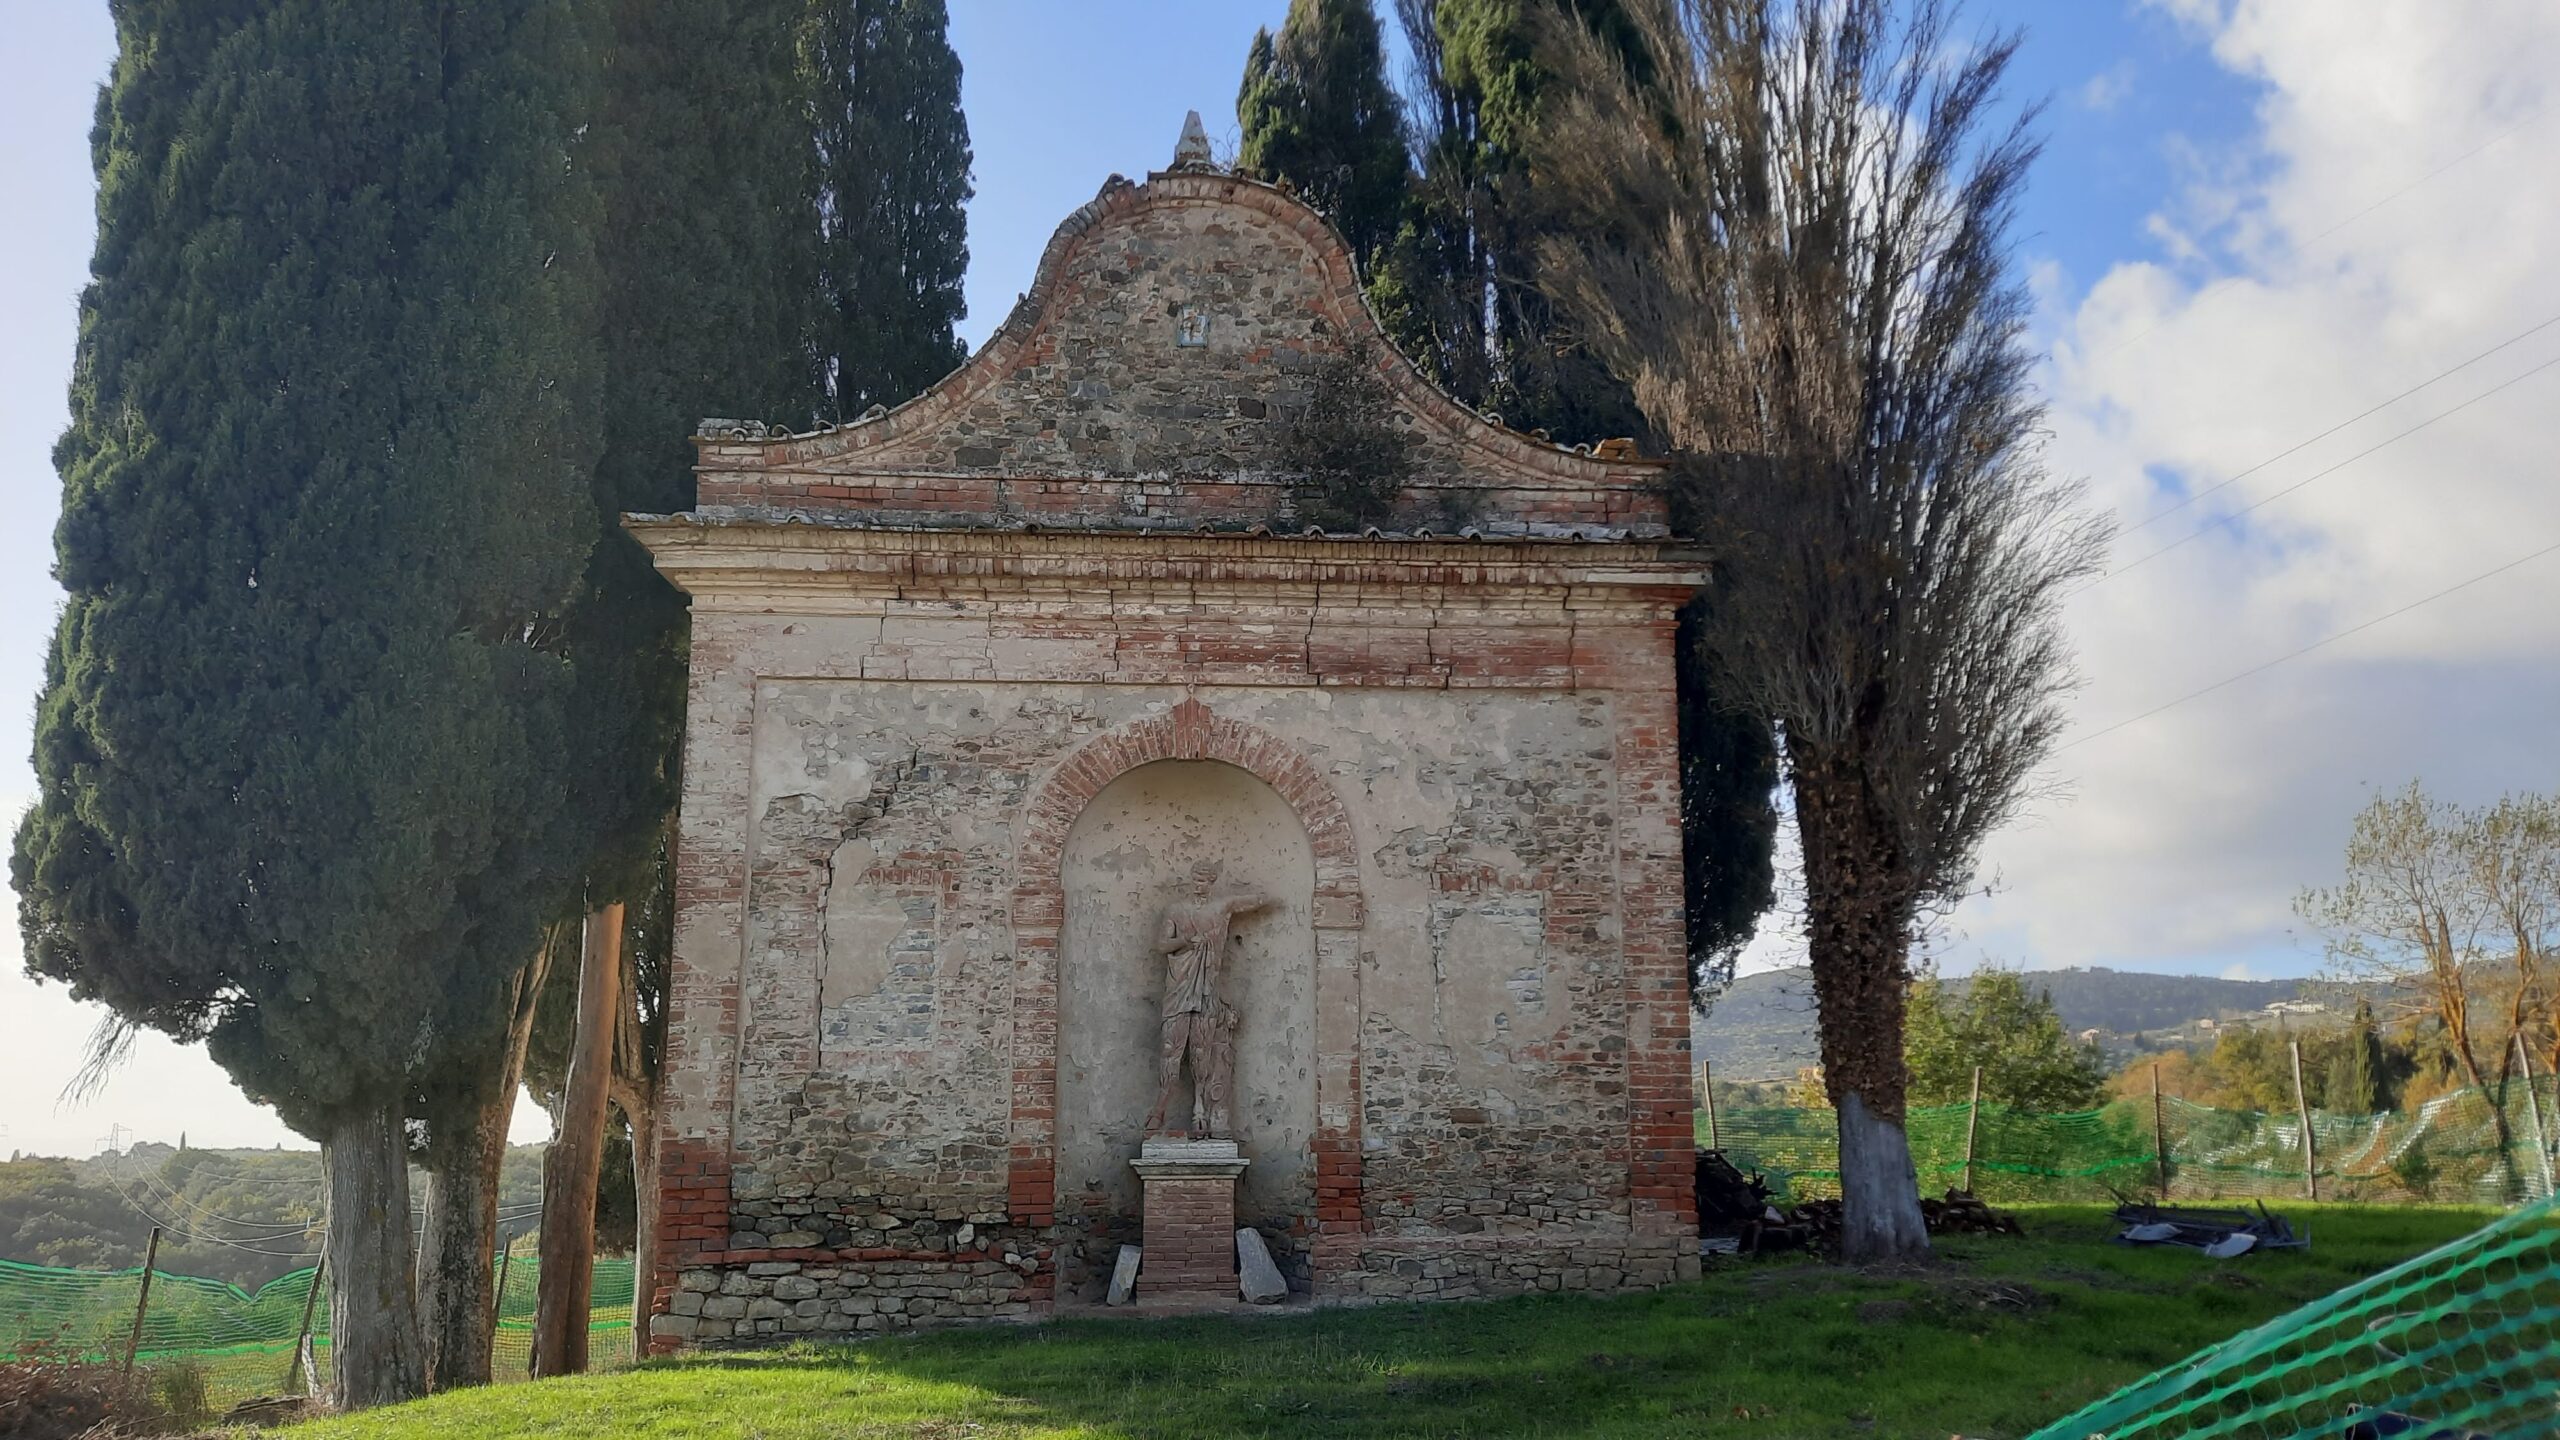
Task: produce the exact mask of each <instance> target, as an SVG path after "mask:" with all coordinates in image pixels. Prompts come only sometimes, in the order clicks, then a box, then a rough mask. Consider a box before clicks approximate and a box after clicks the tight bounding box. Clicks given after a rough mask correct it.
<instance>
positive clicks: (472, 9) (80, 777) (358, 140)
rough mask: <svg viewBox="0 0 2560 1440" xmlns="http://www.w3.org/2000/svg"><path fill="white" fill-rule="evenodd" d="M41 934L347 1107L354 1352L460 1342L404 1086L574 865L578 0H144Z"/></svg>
mask: <svg viewBox="0 0 2560 1440" xmlns="http://www.w3.org/2000/svg"><path fill="white" fill-rule="evenodd" d="M115 20H116V25H117V30H118V43H119V58H118V62H117V67H116V70H115V72H114V74H113V76H112V77H111V79H110V81H109V83H108V85H107V87H106V88H105V90H104V92H103V93H102V96H101V99H100V105H99V118H98V125H97V128H96V130H95V132H94V136H93V141H92V148H93V153H94V159H95V163H96V166H97V170H98V175H99V183H100V195H99V208H98V240H97V247H96V253H95V258H94V260H93V264H92V272H93V278H92V282H91V284H90V286H89V287H88V289H87V290H86V291H85V292H84V294H83V296H82V302H81V308H82V325H81V336H80V352H79V359H78V364H77V366H76V368H75V372H74V379H73V387H72V397H71V400H72V424H71V428H70V430H69V432H68V433H67V434H66V435H65V436H64V438H63V439H62V441H61V443H60V444H59V445H58V447H57V449H56V463H57V466H58V468H59V469H60V471H61V473H62V477H63V486H64V500H63V516H62V521H61V525H60V528H59V531H58V533H57V537H56V548H57V556H58V563H57V570H56V574H57V576H58V577H59V579H60V580H61V582H62V584H63V586H64V588H65V589H66V590H67V591H68V592H69V599H68V601H67V603H66V605H65V607H64V610H63V614H62V617H61V621H60V624H59V627H58V630H57V632H56V636H55V641H54V646H53V649H52V652H51V655H50V657H49V660H48V665H47V675H46V684H45V689H44V692H43V695H42V696H41V699H40V701H39V715H38V722H37V741H36V754H35V760H36V772H37V778H38V783H39V797H38V801H37V804H36V806H35V807H34V808H33V809H32V810H31V811H30V812H29V814H28V815H27V816H26V817H25V819H24V820H23V821H22V823H21V826H20V829H19V832H18V837H17V845H16V850H15V853H14V855H13V857H12V863H11V873H12V880H13V882H14V883H15V884H16V886H17V888H18V890H19V893H20V896H21V899H22V904H21V908H20V915H21V924H22V926H23V928H24V930H25V933H26V939H27V954H28V964H29V968H30V969H31V970H32V971H34V972H35V973H37V974H38V975H41V976H46V977H50V978H54V979H59V980H62V981H66V982H68V983H69V984H70V985H71V987H72V989H73V992H74V993H75V994H76V995H78V996H80V997H82V998H87V999H97V1000H102V1001H104V1002H106V1003H107V1004H109V1005H110V1006H112V1007H113V1008H114V1009H115V1010H116V1011H117V1012H118V1013H119V1014H120V1015H121V1016H123V1017H124V1018H125V1019H126V1020H127V1021H128V1022H130V1023H133V1024H141V1025H150V1026H153V1027H155V1028H158V1029H161V1030H164V1031H167V1032H169V1033H171V1034H173V1035H176V1036H178V1037H180V1038H182V1039H187V1040H203V1041H205V1042H206V1043H207V1045H208V1047H209V1049H210V1051H211V1053H212V1054H213V1056H214V1058H215V1059H216V1060H217V1061H218V1062H220V1063H221V1064H222V1065H223V1066H224V1067H225V1068H226V1069H227V1070H228V1071H229V1072H230V1073H231V1075H232V1076H233V1077H234V1079H235V1080H237V1081H238V1082H239V1084H240V1085H241V1087H242V1089H243V1090H244V1091H245V1092H246V1093H248V1094H249V1095H250V1096H251V1097H252V1098H254V1099H257V1100H260V1101H263V1102H266V1103H268V1104H272V1105H274V1106H275V1107H276V1108H277V1110H278V1111H279V1112H280V1113H281V1114H282V1116H283V1117H284V1119H285V1120H286V1122H287V1123H288V1124H290V1125H292V1126H294V1127H295V1128H296V1129H297V1130H300V1131H301V1132H303V1133H304V1134H307V1135H311V1136H313V1137H315V1138H317V1139H319V1140H320V1141H321V1143H322V1149H323V1154H324V1157H325V1162H326V1167H327V1171H328V1184H329V1204H330V1215H331V1223H330V1226H329V1233H328V1260H329V1268H330V1273H331V1277H332V1280H333V1281H334V1287H335V1290H334V1295H333V1298H332V1302H331V1314H332V1325H333V1327H334V1328H333V1332H332V1333H333V1339H334V1342H335V1343H334V1348H335V1351H336V1359H337V1384H338V1392H339V1399H340V1401H341V1403H343V1404H346V1405H350V1406H357V1405H365V1404H371V1403H377V1402H380V1401H384V1400H391V1399H397V1398H402V1397H404V1396H407V1395H410V1394H414V1393H416V1392H417V1390H418V1389H419V1388H420V1384H421V1381H422V1378H423V1371H422V1364H421V1355H420V1345H419V1333H418V1328H417V1309H416V1306H415V1303H414V1300H413V1293H412V1269H411V1239H410V1233H409V1224H410V1206H409V1199H408V1189H407V1184H408V1182H407V1175H406V1165H405V1162H406V1159H407V1143H406V1138H405V1133H404V1125H403V1121H404V1119H405V1116H406V1113H407V1111H408V1110H409V1108H410V1102H411V1095H412V1092H413V1089H414V1088H415V1087H416V1085H417V1084H418V1083H419V1080H420V1077H422V1076H424V1075H427V1074H431V1073H434V1072H436V1071H437V1070H439V1069H440V1068H443V1067H446V1066H449V1065H452V1064H456V1063H462V1061H461V1057H465V1056H470V1055H472V1054H474V1053H476V1052H477V1051H478V1050H480V1049H481V1048H482V1047H484V1046H485V1044H486V1040H487V1037H488V1036H489V1035H490V1034H491V1033H492V1032H493V1031H495V1030H497V1029H498V1028H500V1027H501V1026H502V1025H503V1023H504V1005H505V999H506V991H507V988H508V985H509V982H510V981H511V979H512V978H513V977H514V975H515V973H516V972H517V971H518V970H519V969H520V968H521V966H522V964H523V962H524V960H525V958H526V956H528V955H529V954H530V953H531V951H532V948H533V944H534V939H535V935H536V933H537V931H538V928H539V922H540V920H541V918H542V916H543V915H545V914H547V913H549V912H551V911H552V910H554V909H555V908H556V907H557V905H558V903H559V899H560V894H561V890H562V885H563V882H564V879H565V876H564V874H563V871H562V868H561V866H560V864H559V856H560V855H561V853H562V848H563V847H562V841H563V838H564V837H563V836H562V834H561V832H560V827H559V819H560V816H561V814H562V808H561V803H560V802H561V799H562V787H561V784H560V782H559V781H558V779H557V774H558V767H557V766H556V765H555V764H553V763H552V759H551V757H553V756H554V755H556V753H557V752H558V751H559V749H560V747H561V745H562V744H563V740H564V736H563V728H562V721H563V705H564V703H565V700H566V697H567V695H568V693H569V680H570V676H569V671H568V666H567V664H566V663H565V662H564V661H563V660H562V659H561V658H560V657H559V656H558V655H557V654H556V653H553V652H552V651H550V650H548V649H546V648H545V646H544V645H543V644H542V643H541V642H542V640H543V638H544V636H545V634H546V629H545V626H544V623H543V622H544V617H546V616H548V615H552V614H556V612H557V611H558V609H559V607H560V606H561V604H562V603H563V601H564V600H565V599H566V597H567V596H568V594H569V593H570V591H571V589H572V588H573V587H574V586H575V584H576V582H577V578H578V570H579V566H580V564H581V563H582V561H583V559H584V556H585V552H586V550H587V549H588V548H589V545H590V542H591V540H592V526H591V525H590V524H589V522H588V520H587V515H588V508H587V501H586V486H585V476H586V474H587V472H588V470H589V469H590V467H591V466H592V463H593V459H594V449H595V446H594V438H593V428H592V427H593V420H592V416H593V413H594V409H595V396H596V374H595V372H596V368H597V367H596V364H595V352H594V349H593V347H592V345H591V344H590V343H588V337H589V336H590V334H591V333H592V329H593V324H594V321H593V314H592V308H593V302H594V293H595V284H594V280H595V267H594V264H593V258H592V255H591V254H590V252H589V250H588V248H587V239H586V237H587V236H589V235H591V234H592V233H593V230H594V220H595V216H594V213H593V187H592V185H591V183H590V182H589V180H588V177H587V176H586V173H585V170H584V166H583V164H582V163H581V161H580V157H579V154H578V142H577V138H576V137H577V121H578V119H579V112H580V110H581V109H582V108H583V102H582V99H581V97H580V94H579V87H580V86H581V85H582V84H583V83H584V80H585V78H586V77H587V76H588V75H590V74H591V64H592V57H591V56H590V55H589V53H588V51H587V49H586V46H587V41H588V38H589V37H588V34H587V30H586V26H585V23H584V16H583V13H582V10H581V6H580V5H579V4H576V3H569V0H544V3H532V4H526V5H521V6H475V5H466V4H462V3H460V0H451V3H445V4H427V5H418V6H403V7H394V8H392V9H389V10H385V9H383V8H381V7H376V6H369V5H352V4H348V3H345V0H263V3H250V0H118V3H117V4H116V5H115Z"/></svg>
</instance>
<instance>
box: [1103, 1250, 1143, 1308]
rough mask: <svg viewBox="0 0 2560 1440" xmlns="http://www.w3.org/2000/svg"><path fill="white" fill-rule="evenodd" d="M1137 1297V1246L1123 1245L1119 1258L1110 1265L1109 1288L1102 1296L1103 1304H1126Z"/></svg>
mask: <svg viewBox="0 0 2560 1440" xmlns="http://www.w3.org/2000/svg"><path fill="white" fill-rule="evenodd" d="M1136 1298H1138V1247H1137V1246H1135V1245H1123V1246H1121V1247H1120V1258H1119V1260H1118V1261H1117V1262H1115V1263H1114V1264H1113V1265H1112V1267H1111V1290H1110V1293H1108V1294H1106V1295H1104V1296H1103V1297H1102V1303H1103V1304H1105V1305H1126V1304H1128V1303H1129V1302H1130V1301H1132V1300H1134V1299H1136Z"/></svg>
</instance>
